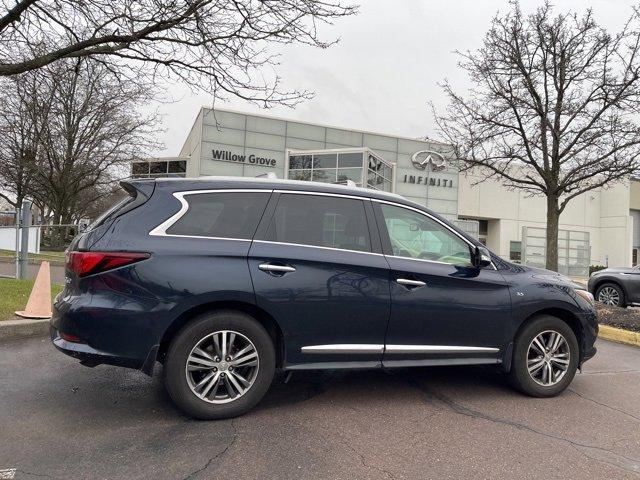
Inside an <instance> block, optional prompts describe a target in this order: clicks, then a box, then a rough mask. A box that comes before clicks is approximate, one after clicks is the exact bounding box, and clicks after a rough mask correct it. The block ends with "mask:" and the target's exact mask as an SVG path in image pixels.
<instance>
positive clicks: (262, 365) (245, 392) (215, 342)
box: [164, 311, 275, 420]
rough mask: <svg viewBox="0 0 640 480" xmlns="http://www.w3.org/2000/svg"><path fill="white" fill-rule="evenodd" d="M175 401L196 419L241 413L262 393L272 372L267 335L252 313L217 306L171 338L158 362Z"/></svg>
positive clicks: (254, 402) (271, 345) (272, 348)
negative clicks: (247, 313) (165, 353)
mask: <svg viewBox="0 0 640 480" xmlns="http://www.w3.org/2000/svg"><path fill="white" fill-rule="evenodd" d="M164 372H165V385H166V388H167V391H168V392H169V395H170V396H171V398H172V400H173V401H174V402H175V403H176V405H177V406H178V407H179V408H180V409H182V410H183V411H184V412H186V413H187V414H189V415H191V416H192V417H195V418H199V419H206V420H210V419H220V418H230V417H235V416H237V415H242V414H243V413H245V412H247V411H248V410H250V409H251V408H253V407H254V406H255V405H256V404H257V403H258V402H259V401H260V400H261V399H262V397H263V396H264V394H265V393H266V392H267V390H268V388H269V386H270V385H271V381H272V380H273V375H274V372H275V350H274V347H273V342H272V340H271V337H270V336H269V334H268V333H267V332H266V330H265V329H264V328H263V327H262V325H260V324H259V323H258V322H256V321H255V320H254V319H253V318H252V317H250V316H249V315H246V314H244V313H241V312H235V311H219V312H213V313H208V314H205V315H202V316H200V317H197V318H195V319H194V320H193V321H192V322H191V323H189V324H188V325H187V326H186V327H184V328H183V329H182V330H181V331H180V332H179V333H178V334H177V335H176V337H175V338H174V339H173V341H172V342H171V345H170V347H169V351H168V353H167V359H166V362H165V366H164Z"/></svg>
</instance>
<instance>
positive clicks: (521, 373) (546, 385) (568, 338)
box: [510, 315, 580, 397]
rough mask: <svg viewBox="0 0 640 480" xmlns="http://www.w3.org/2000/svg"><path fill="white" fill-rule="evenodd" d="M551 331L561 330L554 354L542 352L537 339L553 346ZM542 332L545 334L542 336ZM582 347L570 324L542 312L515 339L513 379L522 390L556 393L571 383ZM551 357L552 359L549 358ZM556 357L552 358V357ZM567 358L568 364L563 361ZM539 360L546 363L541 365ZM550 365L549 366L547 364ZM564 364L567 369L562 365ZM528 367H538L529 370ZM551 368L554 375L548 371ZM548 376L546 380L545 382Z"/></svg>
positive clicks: (539, 394) (536, 393) (536, 394)
mask: <svg viewBox="0 0 640 480" xmlns="http://www.w3.org/2000/svg"><path fill="white" fill-rule="evenodd" d="M551 332H553V333H555V334H556V335H557V334H560V335H561V336H562V339H564V343H563V342H562V341H561V340H560V341H559V345H560V346H559V347H558V350H556V352H555V353H554V354H553V355H550V354H548V353H547V354H546V355H547V356H544V355H543V354H541V353H540V347H539V346H538V344H536V343H534V339H537V340H538V341H539V342H540V341H541V340H542V343H543V344H544V345H543V346H544V347H546V346H548V344H551V345H552V346H553V340H552V339H555V338H557V337H551ZM540 335H542V337H540ZM579 356H580V350H579V347H578V341H577V339H576V335H575V333H574V332H573V330H572V329H571V327H570V326H569V325H567V324H566V323H565V322H564V321H562V320H561V319H559V318H557V317H553V316H551V315H540V316H538V317H536V318H535V319H534V320H532V321H531V322H530V323H529V324H528V325H526V326H525V327H524V328H523V329H522V330H521V331H520V333H519V334H518V336H517V338H516V339H515V342H514V348H513V363H512V365H511V373H510V377H511V382H512V384H513V386H514V387H515V388H516V389H517V390H520V391H521V392H522V393H525V394H527V395H530V396H532V397H554V396H556V395H558V394H560V393H561V392H562V391H563V390H564V389H565V388H567V387H568V386H569V384H570V383H571V381H572V380H573V377H574V376H575V374H576V370H577V368H578V360H579ZM546 358H549V361H548V362H547V361H546ZM552 358H553V359H552ZM566 360H568V364H567V365H563V363H560V362H564V361H566ZM540 362H542V364H543V366H542V367H538V366H539V364H540ZM547 365H549V366H547ZM563 366H565V367H566V370H563V369H562V367H563ZM529 367H531V368H536V367H538V368H537V369H536V370H533V371H532V373H529ZM549 368H551V369H552V370H551V371H552V372H553V373H552V374H551V375H552V376H551V377H550V375H549ZM545 376H546V382H545Z"/></svg>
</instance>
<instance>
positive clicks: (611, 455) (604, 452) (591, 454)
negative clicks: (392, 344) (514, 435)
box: [407, 379, 640, 475]
mask: <svg viewBox="0 0 640 480" xmlns="http://www.w3.org/2000/svg"><path fill="white" fill-rule="evenodd" d="M407 380H408V383H409V384H410V385H412V386H413V387H414V388H416V389H418V390H419V391H421V392H422V393H423V394H424V395H425V397H426V398H427V400H428V401H429V403H434V402H433V401H434V400H435V401H437V402H439V403H440V404H442V405H444V406H445V407H446V408H447V409H449V410H450V411H452V412H454V413H456V414H458V415H464V416H466V417H471V418H474V419H478V420H485V421H488V422H492V423H495V424H497V425H505V426H509V427H513V428H517V429H519V430H525V431H528V432H531V433H534V434H536V435H540V436H542V437H545V438H550V439H553V440H557V441H561V442H565V443H567V444H569V445H570V446H571V447H573V448H574V449H575V450H576V451H578V452H579V453H581V454H582V455H584V456H585V457H587V458H590V459H592V460H596V461H599V462H602V463H606V464H608V465H611V466H614V467H617V468H620V469H622V470H625V471H627V472H630V473H635V474H638V475H640V460H637V459H635V458H631V457H627V456H625V455H622V454H620V453H617V452H614V451H612V450H610V449H606V448H604V447H599V446H596V445H588V444H584V443H580V442H576V441H574V440H571V439H570V438H566V437H562V436H559V435H554V434H552V433H546V432H543V431H541V430H538V429H536V428H534V427H531V426H529V425H525V424H523V423H519V422H516V421H513V420H508V419H505V418H500V417H494V416H492V415H488V414H486V413H483V412H480V411H478V410H474V409H472V408H469V407H465V406H464V405H461V404H459V403H457V402H455V401H454V400H452V399H450V398H449V397H447V396H446V395H443V394H440V393H436V392H434V391H432V390H429V389H427V388H426V387H424V386H422V385H419V384H417V383H416V382H414V381H412V380H410V379H407Z"/></svg>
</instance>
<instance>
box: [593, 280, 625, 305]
mask: <svg viewBox="0 0 640 480" xmlns="http://www.w3.org/2000/svg"><path fill="white" fill-rule="evenodd" d="M596 300H597V301H598V302H601V303H604V304H605V305H609V306H612V307H626V306H627V303H626V299H625V298H624V291H623V290H622V288H620V286H618V285H616V284H615V283H604V284H602V285H600V286H599V287H598V289H597V290H596Z"/></svg>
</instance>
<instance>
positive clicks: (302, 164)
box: [289, 155, 312, 170]
mask: <svg viewBox="0 0 640 480" xmlns="http://www.w3.org/2000/svg"><path fill="white" fill-rule="evenodd" d="M311 158H312V156H311V155H291V156H290V157H289V168H290V169H292V170H297V169H307V168H311Z"/></svg>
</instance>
